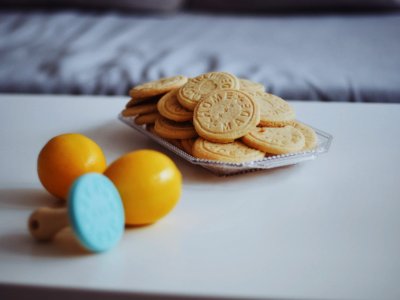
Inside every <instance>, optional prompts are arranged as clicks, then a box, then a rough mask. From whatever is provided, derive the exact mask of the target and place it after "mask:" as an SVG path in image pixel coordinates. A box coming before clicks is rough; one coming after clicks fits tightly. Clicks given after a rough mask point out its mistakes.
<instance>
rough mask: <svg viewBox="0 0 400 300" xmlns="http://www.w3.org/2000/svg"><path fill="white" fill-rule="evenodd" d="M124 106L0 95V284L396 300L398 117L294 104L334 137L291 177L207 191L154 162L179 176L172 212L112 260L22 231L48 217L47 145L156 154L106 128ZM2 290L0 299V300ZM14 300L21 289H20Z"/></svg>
mask: <svg viewBox="0 0 400 300" xmlns="http://www.w3.org/2000/svg"><path fill="white" fill-rule="evenodd" d="M127 100H128V98H124V97H72V96H51V95H48V96H42V95H40V96H29V95H27V96H11V95H0V160H1V161H0V162H1V163H0V166H1V168H0V284H1V285H2V288H3V292H4V288H5V287H6V286H15V285H16V286H19V285H21V286H34V287H39V288H44V289H45V288H51V287H57V288H66V289H70V288H72V289H74V290H82V289H83V290H86V289H88V290H95V291H104V292H112V293H120V292H122V293H125V294H127V295H135V294H137V293H142V294H143V295H146V294H147V293H152V294H153V293H154V294H158V295H192V296H211V297H227V298H233V297H243V298H250V297H254V298H274V297H277V298H281V297H283V298H293V299H309V298H312V299H314V298H320V299H400V232H399V229H400V216H399V214H400V172H399V171H400V163H399V155H400V125H399V121H400V105H393V104H392V105H389V104H354V103H353V104H351V103H347V104H345V103H321V102H295V101H294V102H292V104H293V106H294V108H295V110H296V112H297V116H298V118H299V119H300V120H303V121H304V122H306V123H308V124H311V125H313V126H315V127H317V128H319V129H322V130H324V131H326V132H328V133H331V134H332V135H333V136H334V140H333V143H332V145H331V149H330V151H329V152H328V153H327V154H324V155H322V156H320V157H319V158H318V159H316V160H313V161H309V162H304V163H301V164H298V165H296V166H291V167H284V168H280V169H275V170H270V171H262V172H256V173H251V174H245V175H238V176H232V177H227V178H221V177H216V176H215V175H213V174H211V173H209V172H208V171H206V170H204V169H202V168H201V167H198V166H192V165H190V164H189V163H187V162H185V161H183V160H181V159H180V158H178V157H176V156H174V155H172V154H171V153H169V152H167V151H165V153H167V154H168V155H170V156H171V157H172V159H174V160H175V162H176V163H177V165H178V167H179V168H180V170H181V171H182V173H183V178H184V186H183V195H182V198H181V199H180V202H179V204H178V205H177V207H176V208H175V209H174V210H173V212H172V213H170V214H169V215H168V216H167V217H165V218H164V219H162V220H161V221H159V222H158V223H156V224H154V225H152V226H147V227H141V228H131V229H127V230H126V233H125V235H124V237H123V240H122V241H121V242H120V244H119V245H118V246H117V247H116V248H114V249H113V250H112V251H110V252H107V253H103V254H99V255H94V254H91V255H90V254H84V253H82V252H81V251H80V250H79V248H78V247H77V246H76V244H75V242H74V240H73V239H72V238H71V233H70V232H68V231H66V232H63V233H62V234H60V235H59V236H58V237H57V239H56V240H55V241H54V242H53V243H51V244H38V243H35V242H34V241H33V240H32V239H31V237H30V236H29V234H28V232H27V229H26V220H27V218H28V216H29V214H30V212H31V211H33V210H34V209H36V208H37V207H40V206H45V205H53V204H54V203H55V200H54V198H52V197H51V196H50V195H48V194H47V193H46V192H45V191H44V190H43V188H42V187H41V185H40V183H39V180H38V178H37V174H36V159H37V155H38V153H39V151H40V149H41V147H42V146H43V145H44V144H45V143H46V141H47V140H49V139H50V138H51V137H52V136H55V135H58V134H61V133H65V132H80V133H83V134H85V135H87V136H89V137H90V138H92V139H94V140H95V141H96V142H97V143H98V144H99V145H100V146H101V147H102V148H103V149H104V151H105V154H106V156H107V158H108V162H111V161H113V160H114V159H116V158H117V157H118V156H120V155H122V154H124V153H127V152H129V151H133V150H135V149H141V148H152V149H157V150H160V151H163V150H162V149H161V148H160V146H158V145H156V144H155V143H154V142H152V141H150V140H149V139H148V138H146V137H144V136H141V135H140V134H139V133H137V132H136V131H134V130H133V129H131V128H129V127H128V126H126V125H124V124H122V123H121V122H120V121H118V120H117V114H118V112H119V111H120V110H121V109H122V107H123V106H124V104H125V103H126V102H127ZM2 288H0V292H1V289H2ZM22 290H23V289H22ZM0 295H1V294H0Z"/></svg>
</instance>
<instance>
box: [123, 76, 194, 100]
mask: <svg viewBox="0 0 400 300" xmlns="http://www.w3.org/2000/svg"><path fill="white" fill-rule="evenodd" d="M186 82H187V78H186V77H185V76H182V75H178V76H173V77H166V78H161V79H159V80H155V81H150V82H146V83H143V84H140V85H137V86H135V87H134V88H132V89H131V90H130V91H129V95H130V96H131V97H132V98H134V99H142V98H147V97H152V96H156V95H161V94H165V93H167V92H169V91H171V90H174V89H177V88H180V87H181V86H182V85H184V84H185V83H186Z"/></svg>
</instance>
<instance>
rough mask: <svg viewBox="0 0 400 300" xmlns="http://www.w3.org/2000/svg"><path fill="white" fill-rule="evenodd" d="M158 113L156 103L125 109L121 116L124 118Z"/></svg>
mask: <svg viewBox="0 0 400 300" xmlns="http://www.w3.org/2000/svg"><path fill="white" fill-rule="evenodd" d="M156 111H157V104H156V103H149V104H140V105H136V106H132V107H128V108H125V109H124V110H123V111H122V112H121V114H122V116H124V117H132V116H136V115H142V114H148V113H153V112H156Z"/></svg>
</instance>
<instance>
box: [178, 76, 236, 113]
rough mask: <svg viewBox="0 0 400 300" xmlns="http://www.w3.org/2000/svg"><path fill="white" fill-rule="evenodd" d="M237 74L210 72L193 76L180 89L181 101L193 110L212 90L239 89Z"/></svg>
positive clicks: (179, 96) (179, 99)
mask: <svg viewBox="0 0 400 300" xmlns="http://www.w3.org/2000/svg"><path fill="white" fill-rule="evenodd" d="M239 86H240V83H239V79H237V78H236V76H234V75H232V74H229V73H226V72H210V73H205V74H202V75H199V76H197V77H195V78H191V79H189V80H188V82H187V83H186V84H185V85H184V86H182V87H181V88H180V89H179V91H178V101H179V103H180V104H181V105H182V106H183V107H185V108H186V109H188V110H191V111H193V110H194V108H195V107H196V105H197V103H198V102H199V101H200V100H202V99H203V98H204V97H205V96H207V95H208V94H210V93H211V92H213V91H215V90H219V89H239Z"/></svg>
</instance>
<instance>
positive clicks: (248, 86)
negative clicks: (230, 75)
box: [239, 78, 265, 93]
mask: <svg viewBox="0 0 400 300" xmlns="http://www.w3.org/2000/svg"><path fill="white" fill-rule="evenodd" d="M239 82H240V89H241V90H243V91H258V92H261V93H262V92H264V91H265V87H264V86H263V85H262V84H261V83H258V82H254V81H251V80H248V79H244V78H239Z"/></svg>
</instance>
